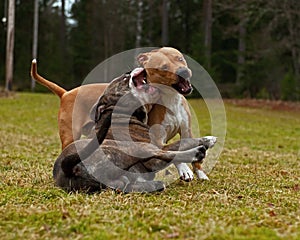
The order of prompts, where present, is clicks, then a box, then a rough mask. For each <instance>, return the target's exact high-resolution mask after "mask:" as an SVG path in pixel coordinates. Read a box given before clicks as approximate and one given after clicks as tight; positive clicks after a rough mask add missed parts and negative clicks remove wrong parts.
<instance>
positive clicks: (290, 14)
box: [0, 0, 300, 100]
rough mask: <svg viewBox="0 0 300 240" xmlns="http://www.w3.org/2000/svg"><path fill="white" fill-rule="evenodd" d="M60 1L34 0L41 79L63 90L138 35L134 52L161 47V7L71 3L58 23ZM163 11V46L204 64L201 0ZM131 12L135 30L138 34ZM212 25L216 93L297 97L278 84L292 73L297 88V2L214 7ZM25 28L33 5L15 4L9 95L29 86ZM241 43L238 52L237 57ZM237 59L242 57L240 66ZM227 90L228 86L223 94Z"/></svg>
mask: <svg viewBox="0 0 300 240" xmlns="http://www.w3.org/2000/svg"><path fill="white" fill-rule="evenodd" d="M60 2H61V1H58V0H57V1H50V0H43V1H40V8H39V23H40V24H39V47H38V60H39V67H40V68H41V69H44V70H43V72H44V73H45V75H46V77H47V78H49V79H51V80H53V81H55V82H57V83H59V84H60V85H62V86H64V87H65V88H67V89H70V88H72V87H74V86H77V85H79V84H81V83H82V81H83V80H84V78H85V76H86V75H87V74H88V73H89V72H90V71H91V70H92V69H93V68H94V67H95V66H96V65H97V64H99V63H100V62H102V61H104V60H105V59H107V58H109V57H111V56H113V55H114V54H116V53H120V52H122V51H125V50H129V49H132V48H135V47H136V39H137V35H141V40H140V45H141V47H159V46H161V42H162V14H163V11H162V1H159V0H154V1H138V0H132V1H103V0H91V1H90V0H77V1H72V2H73V4H72V7H71V9H68V12H67V17H66V19H67V20H66V22H65V23H64V24H63V22H62V19H63V16H62V13H61V9H60V7H59V6H60V5H59V3H60ZM139 2H142V3H143V4H142V7H139ZM167 5H168V39H169V43H168V45H169V46H172V47H175V48H178V49H179V50H180V51H182V52H183V53H185V54H187V55H189V56H191V57H192V58H193V59H195V60H196V61H198V62H199V63H200V64H202V65H203V66H204V67H207V66H209V65H208V64H207V59H206V56H207V55H206V54H205V49H204V33H205V32H204V25H205V22H204V15H205V14H204V13H205V10H204V7H203V6H204V5H205V4H204V0H186V1H178V0H167ZM3 8H4V2H3V1H1V2H0V9H3ZM138 14H139V15H140V16H141V26H142V28H141V30H138V29H137V25H138V24H137V19H138ZM212 19H213V22H212V29H211V32H212V43H211V54H210V55H209V56H211V57H209V58H210V60H211V64H210V68H209V69H208V68H207V71H208V72H209V73H210V75H211V76H212V78H213V79H214V80H215V81H216V82H217V83H218V84H219V86H220V87H221V88H223V86H225V87H224V89H221V91H222V92H224V93H225V94H226V96H229V97H244V96H247V97H252V98H257V97H263V98H270V99H296V100H297V99H299V96H294V95H295V94H296V95H297V94H298V93H297V92H296V93H295V91H294V89H293V87H292V85H293V84H292V83H291V84H290V86H291V87H286V83H284V84H281V83H282V82H285V81H287V80H286V78H285V77H284V76H285V75H287V74H291V75H292V76H291V78H289V79H292V78H293V79H295V80H296V87H298V88H299V85H300V83H299V75H300V74H299V72H300V63H299V56H300V47H299V44H298V41H299V39H300V28H299V24H298V22H299V20H300V2H299V1H290V0H284V1H282V2H280V1H260V0H250V1H239V0H233V1H229V2H228V1H224V0H223V1H216V2H213V4H212ZM32 25H33V1H16V26H15V39H16V41H15V61H14V63H15V70H14V81H13V87H14V89H20V90H26V89H29V88H30V82H31V79H30V77H29V67H30V62H31V52H32ZM64 25H65V26H64ZM241 25H242V26H243V27H244V30H245V36H244V37H241V35H240V26H241ZM0 27H1V30H0V55H1V56H2V57H1V58H0V84H1V85H2V86H4V78H5V41H6V32H5V28H4V26H3V25H2V26H0ZM139 31H140V32H139ZM241 39H244V44H245V47H246V49H245V52H241V51H240V52H239V42H240V40H241ZM139 47H140V46H139ZM238 56H243V57H244V61H243V63H242V64H240V63H238ZM240 65H242V66H240ZM288 71H290V73H288ZM241 74H242V77H241ZM283 79H284V80H283ZM231 85H235V86H234V87H231V91H228V86H231ZM282 88H285V89H282ZM36 90H37V91H39V88H37V89H36ZM288 91H292V92H288ZM298 95H299V94H298Z"/></svg>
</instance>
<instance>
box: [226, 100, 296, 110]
mask: <svg viewBox="0 0 300 240" xmlns="http://www.w3.org/2000/svg"><path fill="white" fill-rule="evenodd" d="M224 101H225V103H229V104H233V105H235V106H241V107H250V108H266V109H271V110H280V111H297V112H300V102H288V101H273V100H264V99H226V100H224Z"/></svg>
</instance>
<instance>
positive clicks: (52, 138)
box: [0, 93, 300, 240]
mask: <svg viewBox="0 0 300 240" xmlns="http://www.w3.org/2000/svg"><path fill="white" fill-rule="evenodd" d="M190 103H191V105H192V106H196V107H195V108H196V109H197V111H199V112H197V114H200V113H201V119H200V122H201V125H202V124H203V128H204V129H203V133H205V134H209V131H210V129H209V126H208V124H207V122H208V114H207V111H206V110H205V108H204V107H203V104H202V103H201V102H200V100H191V101H190ZM199 103H201V104H199ZM200 105H201V107H200ZM58 106H59V100H58V98H57V97H56V96H54V95H50V94H28V93H22V94H21V93H18V94H16V96H14V97H10V98H1V99H0V113H1V115H0V134H1V138H0V155H1V158H0V159H1V160H0V161H1V164H0V239H255V240H257V239H299V238H300V230H299V229H300V207H299V206H300V200H299V199H300V181H299V180H300V161H299V160H300V150H299V139H300V112H286V111H272V110H268V109H257V108H246V107H238V106H234V105H230V104H226V113H227V137H226V143H225V147H224V150H223V152H222V155H221V157H220V159H219V161H218V163H217V164H216V166H215V168H214V170H213V171H212V172H211V173H210V175H209V177H210V179H211V180H210V181H209V182H200V181H193V182H190V183H184V182H181V181H176V182H174V183H173V184H171V185H170V186H169V187H168V188H167V189H166V190H165V191H164V192H161V193H152V194H137V193H133V194H117V193H115V192H113V191H111V190H107V191H104V192H102V193H98V194H93V195H87V194H82V193H74V194H67V193H65V192H63V191H62V190H60V189H58V188H56V187H54V185H53V180H52V166H53V162H54V161H55V159H56V157H57V156H58V154H59V152H60V142H59V136H58V130H57V110H58Z"/></svg>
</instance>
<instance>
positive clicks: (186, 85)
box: [172, 67, 193, 95]
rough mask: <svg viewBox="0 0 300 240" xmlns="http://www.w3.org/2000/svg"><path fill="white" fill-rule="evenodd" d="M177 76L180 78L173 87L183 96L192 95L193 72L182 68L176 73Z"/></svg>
mask: <svg viewBox="0 0 300 240" xmlns="http://www.w3.org/2000/svg"><path fill="white" fill-rule="evenodd" d="M176 75H177V76H178V80H177V83H175V84H173V85H172V87H173V88H174V89H176V90H177V91H178V92H179V93H181V94H183V95H188V94H190V93H191V92H192V91H193V87H192V85H191V82H190V78H191V76H192V74H191V70H189V69H188V68H185V67H182V68H179V69H178V70H177V71H176Z"/></svg>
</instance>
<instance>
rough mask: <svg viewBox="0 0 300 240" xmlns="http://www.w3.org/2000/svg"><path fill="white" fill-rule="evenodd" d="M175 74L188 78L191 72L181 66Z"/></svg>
mask: <svg viewBox="0 0 300 240" xmlns="http://www.w3.org/2000/svg"><path fill="white" fill-rule="evenodd" d="M176 74H177V75H178V76H180V77H182V78H184V79H187V78H190V77H191V74H190V71H189V70H188V69H187V68H185V67H182V68H179V69H178V70H177V71H176Z"/></svg>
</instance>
